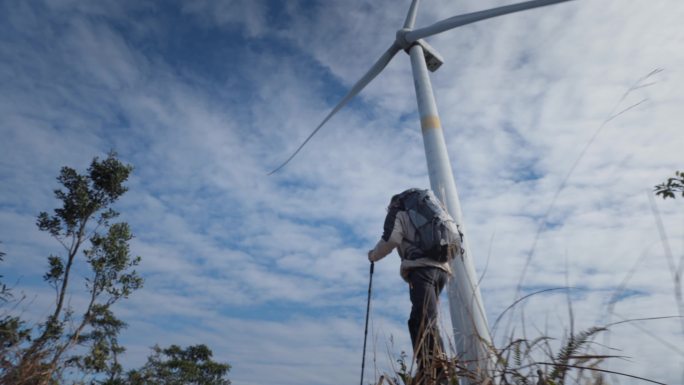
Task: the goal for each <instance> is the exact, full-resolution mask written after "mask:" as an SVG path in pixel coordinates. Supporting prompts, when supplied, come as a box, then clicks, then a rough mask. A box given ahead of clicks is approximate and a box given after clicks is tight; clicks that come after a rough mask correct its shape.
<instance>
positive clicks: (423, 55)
mask: <svg viewBox="0 0 684 385" xmlns="http://www.w3.org/2000/svg"><path fill="white" fill-rule="evenodd" d="M566 1H571V0H532V1H526V2H523V3H517V4H511V5H506V6H502V7H497V8H492V9H488V10H484V11H479V12H474V13H468V14H464V15H458V16H453V17H450V18H448V19H445V20H442V21H439V22H437V23H435V24H432V25H430V26H427V27H424V28H418V29H414V28H413V27H414V24H415V21H416V13H417V11H418V4H419V3H420V0H412V3H411V7H410V8H409V11H408V15H407V16H406V21H405V22H404V26H403V28H401V29H400V30H399V31H397V34H396V38H395V40H394V42H393V43H392V45H391V46H390V47H389V49H387V51H385V53H384V54H383V55H382V56H381V57H380V58H379V59H378V60H377V61H376V62H375V64H373V66H372V67H371V68H370V70H368V72H366V74H365V75H363V77H361V79H359V81H357V82H356V84H354V86H353V87H352V88H351V90H350V91H349V92H348V93H347V95H345V97H344V98H342V100H341V101H340V102H339V103H338V104H337V105H336V106H335V108H333V109H332V111H331V112H330V113H329V114H328V115H327V116H326V117H325V119H323V121H322V122H321V123H320V124H319V125H318V127H316V129H315V130H314V131H313V132H312V133H311V134H310V135H309V136H308V137H307V138H306V140H304V142H303V143H302V144H301V145H300V146H299V147H298V148H297V150H295V152H294V153H293V154H292V155H291V156H290V157H289V158H288V159H287V160H286V161H285V162H284V163H283V164H281V165H280V166H279V167H278V168H276V169H275V170H273V171H272V172H271V174H273V173H274V172H276V171H278V170H280V169H281V168H282V167H284V166H285V165H286V164H287V163H289V162H290V160H292V158H294V157H295V156H296V155H297V154H298V153H299V151H300V150H301V149H302V148H303V147H304V146H305V145H306V144H307V143H308V142H309V140H310V139H311V138H312V137H313V136H314V135H315V134H316V133H317V132H318V130H320V129H321V127H323V125H324V124H325V123H326V122H327V121H328V120H330V118H331V117H332V116H333V115H335V114H336V113H337V112H338V111H339V110H340V109H342V107H344V106H345V105H346V104H347V102H349V100H351V99H352V98H353V97H354V96H356V95H357V94H358V93H359V92H361V90H363V88H364V87H366V85H368V83H370V82H371V81H372V80H373V79H374V78H375V77H376V76H378V74H380V72H382V70H383V69H384V68H385V67H386V66H387V64H388V63H389V62H390V60H392V58H393V57H394V55H396V54H397V53H398V52H399V51H401V50H404V51H406V52H407V53H408V54H409V56H410V57H411V66H412V69H413V80H414V85H415V88H416V98H417V99H418V112H419V114H420V126H421V129H422V132H423V144H424V146H425V156H426V158H427V166H428V174H429V177H430V187H431V188H432V191H434V193H435V194H436V195H437V197H438V198H439V199H440V200H441V201H442V203H444V205H445V206H446V207H447V210H448V211H449V213H450V214H451V216H452V217H453V218H454V220H455V221H456V223H457V224H458V225H459V226H460V228H461V231H463V232H464V233H465V229H464V225H463V219H462V214H461V205H460V203H459V200H458V193H457V190H456V183H455V182H454V176H453V172H452V171H451V163H450V162H449V156H448V154H447V147H446V143H445V141H444V134H443V132H442V126H441V123H440V120H439V115H438V113H437V105H436V104H435V98H434V95H433V92H432V85H431V84H430V78H429V76H428V70H430V71H432V72H434V71H436V70H437V69H438V68H439V67H440V66H441V65H442V58H441V56H440V55H439V54H438V53H437V52H436V51H435V50H434V49H433V48H432V47H431V46H429V45H428V44H427V43H426V42H425V41H424V40H422V39H424V38H427V37H430V36H433V35H436V34H439V33H441V32H445V31H448V30H450V29H454V28H457V27H460V26H463V25H466V24H470V23H474V22H477V21H480V20H485V19H490V18H493V17H497V16H502V15H506V14H509V13H514V12H519V11H524V10H528V9H532V8H538V7H543V6H546V5H551V4H556V3H562V2H566ZM465 239H466V244H465V253H464V255H463V257H462V258H456V259H454V260H453V262H452V269H453V271H454V277H453V278H452V279H451V280H450V283H449V287H448V291H447V293H448V297H449V309H450V313H451V322H452V325H453V328H454V330H453V332H454V339H455V341H454V343H455V345H454V346H455V348H456V350H457V353H458V354H459V356H460V358H461V362H462V363H465V364H466V365H467V367H468V369H469V370H470V371H471V372H473V373H477V374H478V375H479V377H481V378H484V377H485V376H487V372H488V369H490V368H491V365H492V363H493V361H492V356H491V354H490V347H491V346H492V341H491V336H490V334H489V328H488V326H487V318H486V316H485V311H484V306H483V304H482V299H481V297H480V289H479V287H478V285H477V278H476V277H477V276H476V275H475V269H474V267H473V262H472V257H471V254H470V249H469V247H468V242H467V239H468V238H467V237H465ZM473 382H479V380H474V381H473Z"/></svg>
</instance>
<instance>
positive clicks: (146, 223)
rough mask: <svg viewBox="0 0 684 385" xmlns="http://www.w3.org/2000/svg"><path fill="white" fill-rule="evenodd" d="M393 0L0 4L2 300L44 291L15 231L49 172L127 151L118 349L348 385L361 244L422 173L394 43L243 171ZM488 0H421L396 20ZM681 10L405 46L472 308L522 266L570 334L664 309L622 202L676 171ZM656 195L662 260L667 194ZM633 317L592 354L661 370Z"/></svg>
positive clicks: (669, 206)
mask: <svg viewBox="0 0 684 385" xmlns="http://www.w3.org/2000/svg"><path fill="white" fill-rule="evenodd" d="M408 3H409V1H408V0H406V1H403V0H402V1H390V0H376V1H372V2H371V1H357V0H353V1H349V0H347V1H337V0H335V1H297V0H290V1H287V2H278V1H265V0H263V1H262V0H251V1H247V0H234V1H212V0H199V1H194V2H180V1H168V2H154V1H98V2H79V1H71V0H61V1H25V2H21V3H18V2H13V3H10V2H2V3H0V36H1V37H0V137H2V141H1V142H0V186H1V190H0V241H2V242H3V243H2V248H3V251H5V252H6V253H7V257H6V258H5V259H6V260H5V262H3V265H2V275H4V276H5V280H6V281H7V282H10V283H12V284H13V285H14V287H15V290H17V291H19V292H23V293H25V294H26V295H27V296H28V298H29V299H30V300H29V301H27V302H26V303H27V306H26V308H25V309H23V311H24V312H25V314H26V315H27V316H28V317H31V318H32V319H38V318H39V317H40V316H41V315H45V314H47V312H48V311H49V306H50V305H51V303H52V301H53V293H52V292H51V289H50V288H49V287H48V286H47V285H45V284H43V283H42V282H41V281H40V276H42V274H43V272H44V268H45V267H46V266H47V263H46V260H45V257H46V256H47V255H48V254H49V253H51V252H55V251H56V250H58V249H59V245H58V244H57V243H56V242H55V241H53V240H51V239H50V238H49V237H47V236H46V235H45V234H41V233H40V232H38V230H37V229H36V227H35V224H34V223H35V216H36V215H37V214H38V213H39V212H40V211H46V210H50V209H52V208H53V207H55V204H56V202H55V200H54V198H53V196H52V192H51V191H52V190H53V189H54V188H56V187H57V186H56V181H55V177H56V175H57V173H58V171H59V168H60V167H61V166H62V165H69V166H72V167H75V168H78V169H81V170H83V169H85V168H87V166H88V164H89V162H90V160H91V159H92V158H93V157H94V156H103V155H105V154H106V153H107V152H108V151H109V150H110V149H114V150H116V151H117V152H118V153H119V155H120V157H121V158H122V159H123V160H124V161H126V162H128V163H131V164H132V165H133V166H134V167H135V171H134V173H133V175H132V177H131V180H130V182H129V187H130V191H129V192H128V193H127V195H126V196H125V197H124V198H123V199H122V200H121V202H120V203H119V204H118V206H117V208H118V209H119V210H120V211H121V212H122V219H124V220H126V221H128V222H129V223H130V224H131V226H132V228H133V231H134V233H135V234H136V238H135V240H134V241H133V244H132V247H133V251H134V253H135V254H138V255H140V256H142V258H143V262H142V264H141V266H140V271H141V273H142V274H143V275H144V277H145V278H146V283H145V287H144V289H142V290H141V291H139V292H138V293H136V294H135V295H133V296H132V297H131V298H130V300H128V301H126V302H123V303H121V304H119V305H117V307H116V311H117V313H118V314H119V315H120V316H121V317H122V318H123V319H124V320H125V321H126V322H127V323H128V324H129V327H128V329H127V330H126V331H125V332H123V334H122V341H123V342H124V343H125V345H126V346H127V347H128V352H127V354H126V356H125V358H124V363H125V364H126V365H128V366H129V367H132V366H137V365H140V364H141V363H142V362H143V360H144V358H145V357H146V356H147V354H148V353H149V347H150V346H152V345H154V344H155V343H159V344H161V345H169V344H172V343H176V344H181V345H188V344H193V343H206V344H207V345H209V346H210V347H211V348H212V349H213V350H214V352H215V355H216V357H217V359H219V360H223V361H228V362H230V363H231V365H233V370H232V371H231V375H230V378H231V379H232V380H233V381H234V383H236V384H263V383H272V382H273V381H274V379H275V378H277V380H276V381H277V382H278V383H282V384H338V383H343V382H352V381H357V379H358V375H359V369H360V361H361V345H362V342H363V341H362V338H363V321H364V318H363V317H364V312H365V295H366V290H367V286H366V285H367V283H368V281H367V279H368V263H367V260H366V259H365V252H366V250H367V249H368V248H370V247H372V245H373V244H374V242H375V241H376V240H377V238H378V237H379V236H380V233H381V229H382V221H383V218H384V215H385V210H384V208H385V206H386V204H387V201H388V199H389V198H390V197H391V195H393V194H395V193H396V192H398V191H401V190H403V189H405V188H408V187H413V186H418V187H421V186H428V184H429V183H428V179H427V169H426V165H425V157H424V154H423V145H422V138H421V135H420V130H419V125H418V121H417V119H416V105H415V97H414V91H413V85H412V80H411V72H410V66H409V61H408V59H407V57H406V55H404V54H403V53H402V54H399V55H397V57H395V59H394V60H393V61H392V63H390V65H389V66H388V67H387V68H386V70H385V71H384V72H383V74H382V75H380V76H379V77H378V78H377V79H376V80H375V81H374V82H373V83H372V84H371V85H370V86H369V87H368V88H367V89H366V90H364V91H363V92H362V94H361V95H360V96H359V97H358V98H356V99H355V100H354V101H353V102H352V103H351V104H350V106H348V107H347V108H345V109H344V110H343V111H341V112H340V113H339V114H338V115H336V116H335V117H334V118H333V119H332V120H331V121H330V122H329V124H328V125H326V127H325V128H324V129H323V130H321V132H320V133H319V134H318V135H317V136H316V137H315V138H314V139H313V140H312V142H310V144H309V145H308V146H307V147H306V148H305V149H304V150H303V151H302V152H301V153H300V155H299V156H298V157H297V158H295V160H294V161H293V162H292V163H291V164H290V165H288V166H287V167H286V168H285V169H283V170H281V171H280V172H278V173H277V174H275V175H273V176H270V177H269V176H266V174H267V173H268V172H269V171H270V170H272V169H273V168H274V167H276V166H277V165H278V164H279V162H281V161H283V160H284V159H286V158H287V156H289V154H290V153H291V152H292V151H293V150H294V149H295V148H296V147H297V146H298V145H299V143H301V141H302V140H303V139H304V138H305V137H306V135H308V133H309V132H310V131H311V130H312V129H313V128H314V127H315V126H316V125H317V124H318V123H319V122H320V120H321V119H322V118H323V117H324V116H325V115H326V114H327V113H328V111H329V110H330V108H332V107H333V106H334V104H335V103H336V102H337V101H338V100H339V98H340V97H342V96H343V95H344V94H345V92H346V90H347V89H348V88H349V87H350V86H351V85H352V84H353V83H354V82H355V81H356V80H357V79H358V78H359V77H360V76H361V75H362V74H363V73H364V72H365V71H366V69H367V68H368V67H369V66H370V65H371V64H372V63H373V62H374V61H375V60H376V59H377V57H378V56H379V55H380V54H381V53H382V52H383V51H384V50H385V49H386V48H387V46H388V45H389V44H390V42H391V40H392V39H393V38H394V33H395V31H396V30H397V29H398V28H399V27H400V26H401V24H402V22H403V20H404V17H405V12H406V9H407V7H408ZM508 3H510V2H508V1H498V0H486V1H473V0H459V1H455V0H424V1H423V4H422V7H421V9H420V12H419V17H418V22H417V25H419V26H420V25H427V24H429V23H432V22H434V21H437V20H440V19H443V18H446V17H449V16H453V15H456V14H459V13H464V12H471V11H476V10H479V9H483V8H487V7H491V6H498V5H503V4H508ZM683 17H684V4H682V3H681V2H679V1H676V0H656V1H644V0H622V1H617V0H578V1H574V2H571V3H569V4H563V5H559V6H554V7H549V8H545V9H543V10H535V11H531V12H528V13H525V14H517V15H511V16H508V17H505V18H500V19H495V20H490V21H486V22H482V23H478V24H475V25H470V26H467V27H463V28H461V29H459V30H456V31H451V32H447V33H444V34H441V35H439V36H436V37H433V38H430V39H428V40H429V43H430V44H431V45H432V46H433V47H435V48H436V49H437V50H438V51H439V52H440V53H441V54H442V56H444V58H445V64H444V65H443V66H442V68H441V69H440V70H439V71H438V72H436V73H434V74H432V82H433V87H434V89H435V94H436V98H437V104H438V107H439V110H440V114H441V119H442V123H443V126H444V129H445V136H446V141H447V145H448V147H449V151H450V155H451V161H452V167H453V169H454V173H455V178H456V182H457V185H458V188H459V193H460V198H461V201H462V202H461V204H462V208H463V212H464V219H465V222H466V223H465V224H466V226H467V236H468V237H469V239H470V240H471V242H470V247H471V251H472V253H473V256H474V260H475V261H474V262H475V266H476V269H477V271H478V274H482V273H483V271H484V270H485V266H486V267H487V268H486V274H485V275H484V278H483V280H482V284H481V290H482V295H483V299H484V303H485V307H486V309H487V313H488V318H489V320H490V322H493V320H495V319H496V318H497V317H498V315H499V314H500V313H501V312H502V311H503V310H504V309H505V308H506V307H507V306H508V305H510V304H511V303H512V302H513V300H514V298H513V297H514V292H515V290H516V287H517V286H518V283H519V281H520V279H521V277H522V276H523V271H525V273H524V279H523V282H522V284H523V287H524V289H525V291H526V292H527V291H530V290H533V289H537V288H548V287H555V286H559V285H560V286H563V285H565V283H566V282H567V283H568V285H569V286H572V287H577V288H581V289H578V290H577V291H576V292H575V293H574V294H573V306H574V314H575V318H576V319H575V327H576V328H584V327H589V326H593V325H597V324H601V323H604V322H607V321H608V319H611V320H616V319H619V317H624V318H641V317H653V316H669V315H676V314H677V307H676V303H675V300H674V296H673V283H672V277H671V273H670V271H669V269H668V263H667V260H666V258H665V255H664V252H663V246H662V244H661V243H660V237H659V234H658V232H657V230H656V226H655V221H654V217H653V215H652V213H651V208H650V203H649V199H648V194H649V190H650V189H651V188H652V186H653V185H655V184H657V183H660V182H661V181H663V180H665V179H666V178H667V177H669V176H672V174H673V173H674V171H675V170H677V169H679V170H681V169H682V161H683V157H682V153H681V149H682V148H683V147H684V135H682V128H681V122H682V121H684V110H682V108H681V106H682V105H684V97H683V96H682V95H681V89H682V87H683V86H684V73H682V71H681V68H682V64H684V50H681V45H682V42H683V41H684V28H682V27H681V20H682V18H683ZM657 69H662V71H659V72H657V73H655V74H653V75H651V76H649V77H648V78H646V79H643V78H644V77H646V76H647V75H648V74H650V73H651V72H653V71H654V70H657ZM642 101H643V102H642ZM640 102H641V104H638V103H640ZM636 104H638V106H636V107H634V108H632V109H630V110H629V111H626V112H625V113H623V114H621V115H620V116H618V117H616V118H615V119H612V120H610V121H609V122H607V123H605V122H606V120H608V119H609V118H610V117H611V116H613V115H614V114H616V113H619V112H621V111H623V110H625V109H627V108H629V107H630V106H633V105H636ZM592 138H593V139H592ZM588 143H590V144H589V146H588V147H587V144H588ZM585 148H586V150H585ZM566 177H567V179H566ZM561 187H562V189H561ZM559 189H560V190H559ZM559 191H560V193H558V192H559ZM556 194H557V197H555V196H556ZM554 197H555V198H554ZM552 203H553V206H552V208H551V209H550V210H549V207H550V206H551V205H552ZM656 204H657V207H658V210H659V211H660V215H661V216H662V218H663V221H664V223H665V227H666V228H667V231H668V234H667V236H668V240H669V243H670V246H671V248H672V250H673V253H674V256H675V260H676V261H679V256H681V255H682V254H683V253H684V249H683V245H684V221H682V218H683V216H682V214H683V209H684V206H682V202H681V201H665V202H663V201H660V200H658V201H656ZM547 211H548V213H549V215H548V217H545V214H546V213H547ZM542 221H543V222H542ZM540 226H541V228H542V231H541V232H540V233H539V236H538V238H537V237H536V234H537V229H538V228H540ZM535 239H536V240H535ZM533 247H534V248H533ZM531 250H533V252H532V253H531ZM530 255H531V257H530ZM528 258H529V259H530V264H529V267H528V268H527V270H524V266H525V261H526V260H527V259H528ZM398 265H399V261H398V258H397V257H396V255H394V256H392V257H390V258H388V259H386V260H384V261H383V262H382V263H380V264H378V266H377V268H376V276H375V278H374V287H375V293H374V298H373V300H374V306H373V312H372V336H373V338H372V341H373V343H372V344H371V345H372V348H373V350H370V351H369V352H371V353H370V354H373V353H372V352H375V357H376V360H377V365H376V366H375V367H374V366H373V365H371V368H370V369H369V371H368V374H367V376H369V377H371V378H372V376H373V374H374V373H377V372H381V371H386V370H388V368H389V366H388V365H389V364H388V361H390V360H391V359H390V357H389V356H388V354H387V352H386V351H387V349H388V348H387V347H388V345H389V344H390V341H391V342H392V343H393V344H394V346H393V347H392V350H393V352H394V353H396V354H398V353H399V352H400V351H401V350H407V351H410V348H409V345H408V336H407V332H406V328H405V322H406V318H407V316H408V312H409V307H410V304H409V302H408V298H407V297H408V296H407V293H406V292H407V289H406V287H405V285H404V283H403V282H402V281H401V279H400V278H399V277H398V274H397V272H398ZM623 281H624V282H626V288H627V291H626V292H625V294H624V295H617V296H615V297H614V298H615V299H616V302H615V303H614V308H613V314H610V315H608V314H607V309H608V304H609V303H610V301H611V298H613V296H614V293H615V290H616V288H618V287H619V286H620V284H621V283H622V282H623ZM443 300H444V302H446V301H447V298H446V297H444V298H443ZM80 301H82V297H81V296H80V294H79V293H78V291H77V290H74V292H73V297H72V303H73V304H74V306H76V305H77V304H78V303H79V302H80ZM525 315H526V317H528V318H527V321H526V324H527V327H528V334H533V333H534V332H533V331H534V330H535V329H538V330H546V331H548V333H549V334H551V335H553V336H555V337H556V338H559V339H560V338H562V336H563V333H564V331H565V330H566V329H567V328H569V325H570V322H569V320H568V316H567V310H566V297H565V295H564V294H563V293H562V292H549V293H546V294H544V295H540V296H537V297H534V298H532V299H530V300H529V301H527V302H526V304H525ZM443 318H444V320H443V323H444V328H445V329H449V328H450V321H449V319H448V317H443ZM519 319H520V314H519V313H517V314H515V317H514V318H513V319H512V320H511V321H510V322H511V323H512V325H516V324H519ZM507 322H508V321H507ZM638 326H639V327H642V328H647V329H648V330H649V333H650V334H653V335H656V336H657V337H658V338H654V337H652V336H651V335H649V334H646V333H643V332H642V331H641V330H640V329H638V328H636V327H634V326H632V325H622V326H618V327H616V328H614V329H613V331H612V332H611V335H610V344H611V346H614V347H616V348H618V349H620V354H622V355H624V356H628V357H630V358H629V359H626V360H615V361H614V362H612V363H609V364H606V368H608V369H613V370H624V371H627V372H629V373H632V374H635V375H641V376H646V377H652V378H654V379H657V380H660V381H664V382H668V383H679V382H681V375H682V373H680V371H681V369H680V368H681V367H682V363H684V355H683V354H682V352H681V350H679V351H677V350H676V349H673V348H672V344H674V345H675V346H676V345H682V344H684V335H683V334H682V333H683V332H682V329H681V323H680V322H679V321H678V320H661V321H651V322H642V323H639V324H638ZM662 340H665V341H669V342H671V344H670V345H667V344H663V343H662ZM376 370H377V371H376ZM621 381H622V382H621V383H627V384H629V383H631V382H629V381H628V380H624V379H623V380H621Z"/></svg>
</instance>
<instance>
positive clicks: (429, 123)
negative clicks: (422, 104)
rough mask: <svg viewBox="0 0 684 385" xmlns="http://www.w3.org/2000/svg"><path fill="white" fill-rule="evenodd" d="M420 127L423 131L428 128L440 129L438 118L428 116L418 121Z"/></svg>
mask: <svg viewBox="0 0 684 385" xmlns="http://www.w3.org/2000/svg"><path fill="white" fill-rule="evenodd" d="M420 127H421V128H422V129H423V130H427V129H430V128H441V127H442V123H440V121H439V117H438V116H435V115H430V116H426V117H424V118H422V119H421V120H420Z"/></svg>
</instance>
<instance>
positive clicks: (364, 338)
mask: <svg viewBox="0 0 684 385" xmlns="http://www.w3.org/2000/svg"><path fill="white" fill-rule="evenodd" d="M374 267H375V263H374V262H371V264H370V280H369V281H368V303H367V304H366V328H365V330H364V331H363V359H361V382H360V383H359V385H363V370H364V369H365V368H366V339H367V337H368V314H370V300H371V287H372V286H373V268H374Z"/></svg>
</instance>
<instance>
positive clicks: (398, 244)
mask: <svg viewBox="0 0 684 385" xmlns="http://www.w3.org/2000/svg"><path fill="white" fill-rule="evenodd" d="M392 215H393V214H392V213H391V212H390V213H388V214H387V216H388V219H389V220H391V216H392ZM385 222H386V223H385V232H384V234H383V236H382V238H380V240H379V241H378V243H377V244H376V245H375V248H374V249H373V250H371V251H370V254H369V257H370V259H371V260H372V261H373V262H376V261H379V260H381V259H382V258H385V257H386V256H387V255H388V254H389V253H391V252H392V250H394V249H395V248H396V249H397V252H398V253H399V257H400V258H401V266H400V268H399V274H401V277H402V278H404V280H405V281H407V282H408V273H409V271H410V270H411V269H414V268H417V267H438V268H440V269H442V270H444V271H446V272H447V273H449V275H452V274H451V267H449V262H444V263H439V262H437V261H435V260H433V259H431V258H418V259H408V258H410V257H411V255H412V254H413V253H414V252H417V251H418V249H417V248H416V247H415V246H413V245H412V242H414V241H415V240H416V236H417V234H416V228H415V227H414V226H413V223H411V220H410V219H409V216H408V214H407V213H406V211H403V210H402V211H397V212H396V216H395V218H394V224H393V225H391V224H390V223H387V220H386V221H385Z"/></svg>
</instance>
